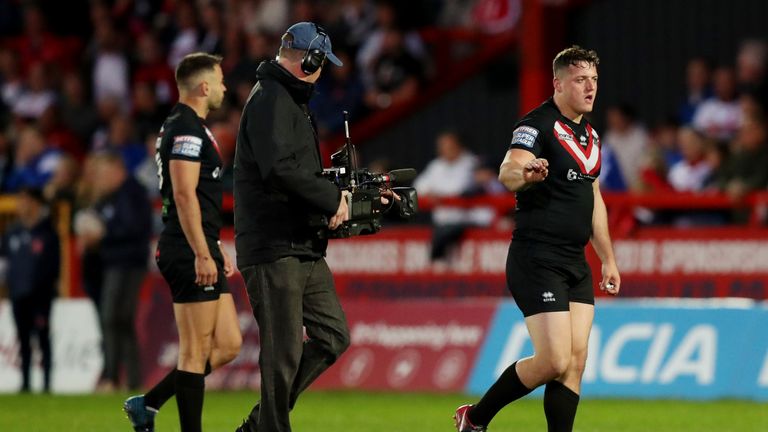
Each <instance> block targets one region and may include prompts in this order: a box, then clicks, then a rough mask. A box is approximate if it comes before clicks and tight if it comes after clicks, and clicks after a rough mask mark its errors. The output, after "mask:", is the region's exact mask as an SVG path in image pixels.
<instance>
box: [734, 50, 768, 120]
mask: <svg viewBox="0 0 768 432" xmlns="http://www.w3.org/2000/svg"><path fill="white" fill-rule="evenodd" d="M767 63H768V44H766V42H765V41H763V40H759V39H750V40H746V41H744V42H743V43H742V44H741V47H740V48H739V54H738V56H737V57H736V75H737V80H738V82H739V88H740V90H741V92H742V93H750V94H752V95H753V97H754V98H755V101H756V102H757V103H758V105H759V106H760V108H761V109H762V110H763V111H765V110H766V109H768V79H767V78H768V77H766V73H765V70H766V67H768V64H767Z"/></svg>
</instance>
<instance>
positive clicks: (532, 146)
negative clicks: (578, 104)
mask: <svg viewBox="0 0 768 432" xmlns="http://www.w3.org/2000/svg"><path fill="white" fill-rule="evenodd" d="M509 147H510V149H523V150H527V151H529V152H531V153H533V154H534V155H535V156H536V157H537V158H544V159H546V160H547V161H548V162H549V174H548V176H547V178H546V179H545V180H544V181H543V182H541V183H537V184H534V185H532V186H531V187H530V188H528V189H526V190H524V191H519V192H517V194H516V199H517V209H516V214H515V222H516V225H515V231H514V234H513V239H514V240H522V241H529V242H536V243H540V244H544V245H551V246H555V247H556V248H557V250H558V252H559V253H558V255H570V254H582V253H583V251H584V246H585V245H586V243H587V241H589V238H590V236H591V235H592V209H593V207H594V202H595V201H594V198H595V197H594V192H593V190H592V186H593V185H592V183H593V182H594V181H595V180H596V179H597V177H598V175H600V137H599V136H598V135H597V132H595V130H594V129H593V128H592V126H591V125H590V124H589V123H588V122H587V121H586V119H584V118H582V120H581V123H574V122H572V121H571V120H569V119H567V118H565V117H564V116H563V115H562V114H561V113H560V110H559V109H558V108H557V105H555V102H554V100H552V98H550V99H549V100H547V101H546V102H544V103H543V104H542V105H541V106H539V107H538V108H536V109H534V110H533V111H531V112H529V113H528V114H526V115H525V117H524V118H523V119H522V120H520V121H519V122H518V123H517V124H516V125H515V130H514V132H513V135H512V142H511V143H510V146H509Z"/></svg>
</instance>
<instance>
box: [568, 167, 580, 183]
mask: <svg viewBox="0 0 768 432" xmlns="http://www.w3.org/2000/svg"><path fill="white" fill-rule="evenodd" d="M566 178H567V179H568V180H569V181H574V180H578V179H579V173H577V172H576V171H575V170H573V169H569V170H568V174H567V175H566Z"/></svg>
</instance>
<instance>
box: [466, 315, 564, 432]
mask: <svg viewBox="0 0 768 432" xmlns="http://www.w3.org/2000/svg"><path fill="white" fill-rule="evenodd" d="M525 325H526V327H527V328H528V333H529V334H530V336H531V342H532V343H533V349H534V354H533V356H531V357H526V358H523V359H520V360H518V361H517V362H515V363H513V364H512V365H511V366H509V367H508V368H507V369H506V370H505V371H504V372H503V373H502V374H501V376H500V377H499V379H498V380H497V381H496V382H495V383H494V384H493V385H492V386H491V388H490V389H488V391H487V392H486V393H485V395H484V396H483V398H482V399H481V400H480V402H478V403H477V405H475V406H474V407H473V408H472V410H471V411H470V412H469V420H470V422H471V424H473V425H477V426H487V425H488V423H490V421H491V420H492V419H493V417H494V416H495V415H496V414H497V413H498V412H499V411H501V409H502V408H504V407H505V406H506V405H507V404H509V403H511V402H514V401H515V400H517V399H519V398H521V397H523V396H525V395H527V394H528V393H530V392H531V391H533V390H534V389H535V388H536V387H538V386H540V385H542V384H545V383H547V382H549V381H551V380H553V379H555V378H556V377H558V376H560V375H562V374H563V373H564V372H565V371H566V369H567V367H568V363H569V361H570V355H571V320H570V313H569V312H544V313H538V314H535V315H531V316H528V317H526V318H525Z"/></svg>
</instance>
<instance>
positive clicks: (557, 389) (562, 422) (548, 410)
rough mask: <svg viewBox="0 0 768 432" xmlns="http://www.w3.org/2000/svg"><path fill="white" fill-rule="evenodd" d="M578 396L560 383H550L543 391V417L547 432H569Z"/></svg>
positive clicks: (574, 416)
mask: <svg viewBox="0 0 768 432" xmlns="http://www.w3.org/2000/svg"><path fill="white" fill-rule="evenodd" d="M578 406H579V395H577V394H576V393H574V391H573V390H571V389H569V388H568V387H566V386H564V385H563V383H561V382H560V381H550V382H548V383H547V386H546V387H545V389H544V415H546V416H547V426H548V431H549V432H571V431H572V430H573V419H575V418H576V408H577V407H578Z"/></svg>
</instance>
